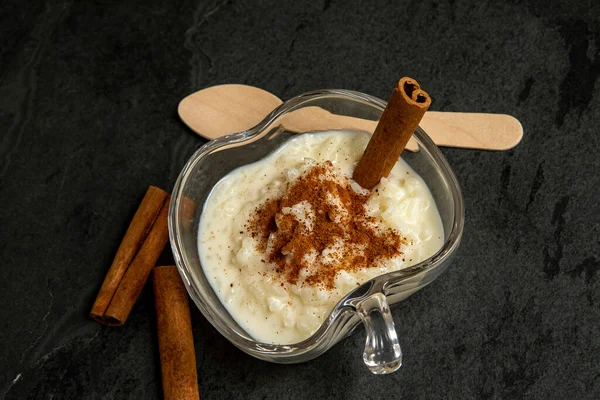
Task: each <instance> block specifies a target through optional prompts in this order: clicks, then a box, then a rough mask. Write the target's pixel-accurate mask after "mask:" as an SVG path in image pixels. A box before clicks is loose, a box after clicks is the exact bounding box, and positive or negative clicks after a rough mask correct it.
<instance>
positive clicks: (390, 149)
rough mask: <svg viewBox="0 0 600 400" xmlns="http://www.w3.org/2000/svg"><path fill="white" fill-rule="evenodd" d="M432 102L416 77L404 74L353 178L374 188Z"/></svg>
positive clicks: (395, 159)
mask: <svg viewBox="0 0 600 400" xmlns="http://www.w3.org/2000/svg"><path fill="white" fill-rule="evenodd" d="M430 104H431V98H430V97H429V95H428V94H427V93H426V92H424V91H423V90H421V87H420V86H419V84H418V83H417V81H415V80H414V79H411V78H407V77H404V78H402V79H400V81H399V82H398V85H397V86H396V87H395V88H394V92H393V93H392V96H391V97H390V100H389V101H388V104H387V106H386V108H385V110H384V111H383V114H382V115H381V119H380V120H379V123H378V124H377V127H376V128H375V132H374V133H373V136H372V137H371V140H370V141H369V144H368V145H367V148H366V149H365V152H364V153H363V155H362V157H361V159H360V161H359V162H358V165H357V166H356V168H355V169H354V173H353V175H352V179H354V180H355V181H356V182H357V183H358V184H359V185H361V186H362V187H364V188H367V189H372V188H373V187H374V186H375V185H377V184H378V183H379V181H380V180H381V178H383V177H387V176H388V175H389V174H390V171H391V170H392V168H393V167H394V165H395V164H396V161H398V158H399V157H400V154H401V153H402V151H403V150H404V147H406V144H407V143H408V141H409V139H410V137H411V136H412V134H413V133H414V131H415V129H416V128H417V126H418V125H419V122H420V121H421V119H422V118H423V115H425V112H426V111H427V109H428V108H429V105H430Z"/></svg>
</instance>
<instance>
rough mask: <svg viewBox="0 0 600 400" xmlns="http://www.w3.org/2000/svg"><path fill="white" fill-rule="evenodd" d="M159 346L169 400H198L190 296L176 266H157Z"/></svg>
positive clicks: (164, 392) (155, 281)
mask: <svg viewBox="0 0 600 400" xmlns="http://www.w3.org/2000/svg"><path fill="white" fill-rule="evenodd" d="M152 281H153V286H154V302H155V306H156V322H157V325H158V348H159V352H160V369H161V372H162V386H163V394H164V398H165V400H191V399H195V400H198V399H199V398H200V393H199V390H198V376H197V374H196V356H195V351H194V337H193V334H192V322H191V317H190V309H189V304H188V296H187V292H186V291H185V287H184V286H183V282H182V281H181V278H180V276H179V272H178V271H177V267H175V266H166V267H156V268H154V270H153V275H152Z"/></svg>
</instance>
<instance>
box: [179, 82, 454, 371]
mask: <svg viewBox="0 0 600 400" xmlns="http://www.w3.org/2000/svg"><path fill="white" fill-rule="evenodd" d="M385 106H386V102H384V101H382V100H380V99H378V98H376V97H373V96H369V95H367V94H364V93H359V92H354V91H348V90H317V91H313V92H309V93H305V94H302V95H300V96H297V97H294V98H292V99H290V100H288V101H286V102H285V103H283V104H282V105H281V106H279V107H278V108H276V109H275V110H274V111H273V112H271V113H270V114H269V115H268V116H267V117H266V118H265V119H264V120H263V121H262V122H261V123H259V124H258V125H257V126H255V127H254V128H252V129H250V130H247V131H244V132H240V133H236V134H232V135H228V136H224V137H221V138H217V139H214V140H212V141H210V142H208V143H206V144H205V145H203V146H202V147H200V148H199V149H198V150H197V151H196V152H195V153H194V155H193V156H192V157H191V158H190V159H189V161H188V162H187V164H186V165H185V167H184V168H183V170H182V171H181V173H180V175H179V178H178V179H177V183H176V184H175V188H174V189H173V196H172V201H171V205H170V210H169V234H170V241H171V247H172V249H173V255H174V257H175V262H176V263H177V267H178V268H179V271H180V273H181V276H182V279H183V281H184V284H185V286H186V288H187V291H188V293H189V295H190V297H191V298H192V300H193V301H194V303H195V304H196V305H197V306H198V308H199V309H200V311H201V312H202V314H204V316H205V317H206V318H207V319H208V321H209V322H210V323H211V324H212V325H213V326H214V327H215V328H216V329H217V330H218V331H219V332H220V333H221V334H222V335H223V336H225V337H226V338H227V339H228V340H229V341H231V343H233V344H234V345H235V346H237V347H238V348H240V349H241V350H243V351H244V352H246V353H248V354H250V355H252V356H254V357H257V358H259V359H261V360H266V361H271V362H275V363H284V364H290V363H299V362H304V361H308V360H311V359H313V358H315V357H317V356H319V355H321V354H323V353H324V352H325V351H327V350H328V349H329V348H331V347H332V346H333V345H335V344H336V343H337V342H339V341H340V340H341V339H343V338H344V337H346V336H348V335H350V334H351V333H352V332H353V330H354V329H355V328H356V327H357V326H358V325H359V324H360V323H361V322H362V323H363V325H364V326H365V329H366V333H367V339H366V344H365V350H364V353H363V359H364V362H365V364H366V365H367V367H368V368H369V369H370V370H371V371H372V372H373V373H376V374H384V373H390V372H393V371H395V370H397V369H398V368H399V367H400V366H401V364H402V352H401V350H400V345H399V343H398V338H397V335H396V331H395V328H394V322H393V320H392V317H391V314H390V308H389V305H392V304H395V303H398V302H400V301H402V300H404V299H405V298H407V297H408V296H410V295H411V294H413V293H415V292H416V291H417V290H419V289H421V288H423V287H425V286H426V285H428V284H429V283H431V282H432V281H433V280H434V279H436V278H437V277H438V276H439V275H440V274H441V273H442V272H444V271H445V270H446V268H447V267H448V266H449V265H450V262H451V260H452V258H453V256H454V254H455V253H456V250H457V249H458V246H459V244H460V240H461V236H462V232H463V223H464V209H463V201H462V195H461V192H460V188H459V186H458V182H457V180H456V177H455V176H454V173H453V172H452V169H451V168H450V166H449V165H448V162H447V161H446V159H445V158H444V156H443V155H442V153H441V152H440V150H439V148H438V147H437V146H436V145H435V144H434V143H433V141H432V140H431V139H430V138H429V137H428V136H427V134H426V133H425V132H424V131H423V130H422V129H421V128H417V130H416V131H415V133H414V136H413V138H414V141H415V142H416V146H417V147H418V151H417V152H408V151H404V152H403V153H402V158H403V159H404V160H405V161H406V162H407V163H408V164H409V165H410V166H411V167H412V168H413V169H414V170H415V171H416V172H417V173H418V174H419V175H420V176H421V177H422V178H423V180H424V181H425V183H426V184H427V185H428V186H429V189H430V191H431V194H432V195H433V198H434V199H435V202H436V204H437V207H438V210H439V212H440V215H441V219H442V225H443V227H444V239H445V240H444V244H443V246H442V248H441V249H440V250H439V251H438V252H437V253H436V254H435V255H433V256H432V257H430V258H428V259H427V260H425V261H423V262H420V263H418V264H415V265H413V266H411V267H408V268H404V269H402V270H399V271H395V272H391V273H388V274H385V275H381V276H378V277H376V278H374V279H371V280H369V281H367V282H365V283H364V284H362V285H361V286H359V287H357V288H356V289H355V290H353V291H352V292H350V293H348V294H347V295H346V296H345V297H343V298H342V299H341V300H340V301H339V302H338V303H337V305H336V306H335V307H334V308H333V310H332V311H331V313H330V314H329V316H328V317H327V318H326V319H325V321H324V322H323V324H322V325H321V327H320V328H319V329H318V330H317V331H316V332H315V333H314V334H313V335H312V336H311V337H310V338H308V339H306V340H304V341H302V342H299V343H295V344H286V345H277V344H270V343H261V342H259V341H256V340H254V339H253V338H252V337H251V336H250V335H249V334H248V333H246V332H245V331H244V329H242V327H240V325H238V324H237V322H236V321H235V320H234V318H233V317H232V316H231V315H230V314H229V312H228V311H227V309H226V308H225V307H224V306H223V304H221V302H220V301H219V298H218V297H217V294H216V293H215V292H214V290H213V288H212V287H211V285H210V284H209V282H208V280H207V278H206V276H205V275H204V271H203V269H202V266H201V264H200V260H199V255H198V225H199V220H200V216H201V214H202V210H203V207H204V203H205V201H206V198H207V197H208V195H209V193H210V192H211V189H212V188H213V186H214V185H215V184H216V183H217V182H218V181H219V180H220V179H221V178H223V177H224V176H225V175H226V174H228V173H229V172H231V171H232V170H234V169H236V168H238V167H240V166H243V165H246V164H249V163H253V162H255V161H258V160H260V159H262V158H263V157H265V156H266V155H268V154H269V153H271V152H272V151H274V150H275V149H277V148H279V147H280V146H281V145H282V144H283V143H284V142H285V141H287V140H288V139H290V138H292V137H295V135H298V134H303V133H307V132H315V131H322V130H330V129H354V130H356V129H358V130H366V131H368V132H369V133H372V132H373V129H374V128H375V126H376V124H377V121H378V120H379V118H380V116H381V113H382V112H383V110H384V108H385ZM315 115H320V117H318V118H311V116H313V117H314V116H315ZM224 223H227V221H224Z"/></svg>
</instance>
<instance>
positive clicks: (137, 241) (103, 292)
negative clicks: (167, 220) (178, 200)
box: [90, 186, 168, 322]
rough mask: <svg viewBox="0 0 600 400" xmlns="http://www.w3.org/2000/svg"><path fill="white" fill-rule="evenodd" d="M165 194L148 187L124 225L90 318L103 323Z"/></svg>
mask: <svg viewBox="0 0 600 400" xmlns="http://www.w3.org/2000/svg"><path fill="white" fill-rule="evenodd" d="M167 196H168V194H167V192H165V191H164V190H162V189H159V188H157V187H155V186H150V187H149V188H148V191H147V192H146V195H145V196H144V198H143V200H142V202H141V204H140V206H139V207H138V209H137V211H136V213H135V215H134V217H133V220H132V221H131V224H129V228H127V232H126V233H125V237H124V238H123V241H122V242H121V245H120V246H119V249H118V250H117V254H116V255H115V258H114V260H113V262H112V265H111V266H110V269H109V270H108V273H107V274H106V278H104V282H103V283H102V287H101V288H100V291H99V292H98V296H97V297H96V300H95V302H94V305H93V306H92V311H91V312H90V316H91V317H92V318H93V319H95V320H97V321H99V322H104V321H103V317H104V314H105V312H106V310H107V309H108V306H109V304H110V302H111V300H112V298H113V296H114V295H115V291H116V290H117V287H118V286H119V283H120V282H121V280H122V279H123V275H125V271H126V270H127V268H128V267H129V264H131V261H132V260H133V257H134V256H135V255H136V253H137V252H138V250H139V248H140V246H141V245H142V243H143V242H144V240H145V239H146V237H147V236H148V232H150V229H151V228H152V225H153V224H154V221H155V220H156V217H157V215H158V213H159V211H160V209H161V207H162V205H163V204H164V202H165V199H166V198H167Z"/></svg>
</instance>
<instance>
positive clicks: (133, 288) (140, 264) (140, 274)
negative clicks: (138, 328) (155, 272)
mask: <svg viewBox="0 0 600 400" xmlns="http://www.w3.org/2000/svg"><path fill="white" fill-rule="evenodd" d="M169 202H170V198H169V197H167V199H166V200H165V202H164V204H163V205H162V207H161V209H160V212H159V213H158V216H157V217H156V221H154V225H153V226H152V229H151V230H150V233H148V237H147V238H146V240H144V243H143V244H142V247H140V250H139V251H138V252H137V254H136V255H135V258H134V259H133V261H132V262H131V265H129V268H127V271H126V272H125V275H123V279H121V282H120V283H119V287H118V288H117V290H116V291H115V295H114V296H113V298H112V300H111V302H110V304H109V306H108V309H107V310H106V312H105V313H104V317H103V322H104V323H105V324H107V325H113V326H120V325H123V324H124V323H125V321H126V320H127V317H128V316H129V313H130V312H131V309H132V308H133V305H134V304H135V302H136V300H137V298H138V297H139V295H140V293H141V292H142V289H143V288H144V284H145V283H146V281H147V280H148V276H150V272H151V271H152V268H153V267H154V265H155V264H156V261H157V260H158V257H160V254H161V253H162V251H163V249H164V248H165V245H166V244H167V241H168V240H169V225H168V215H169Z"/></svg>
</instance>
